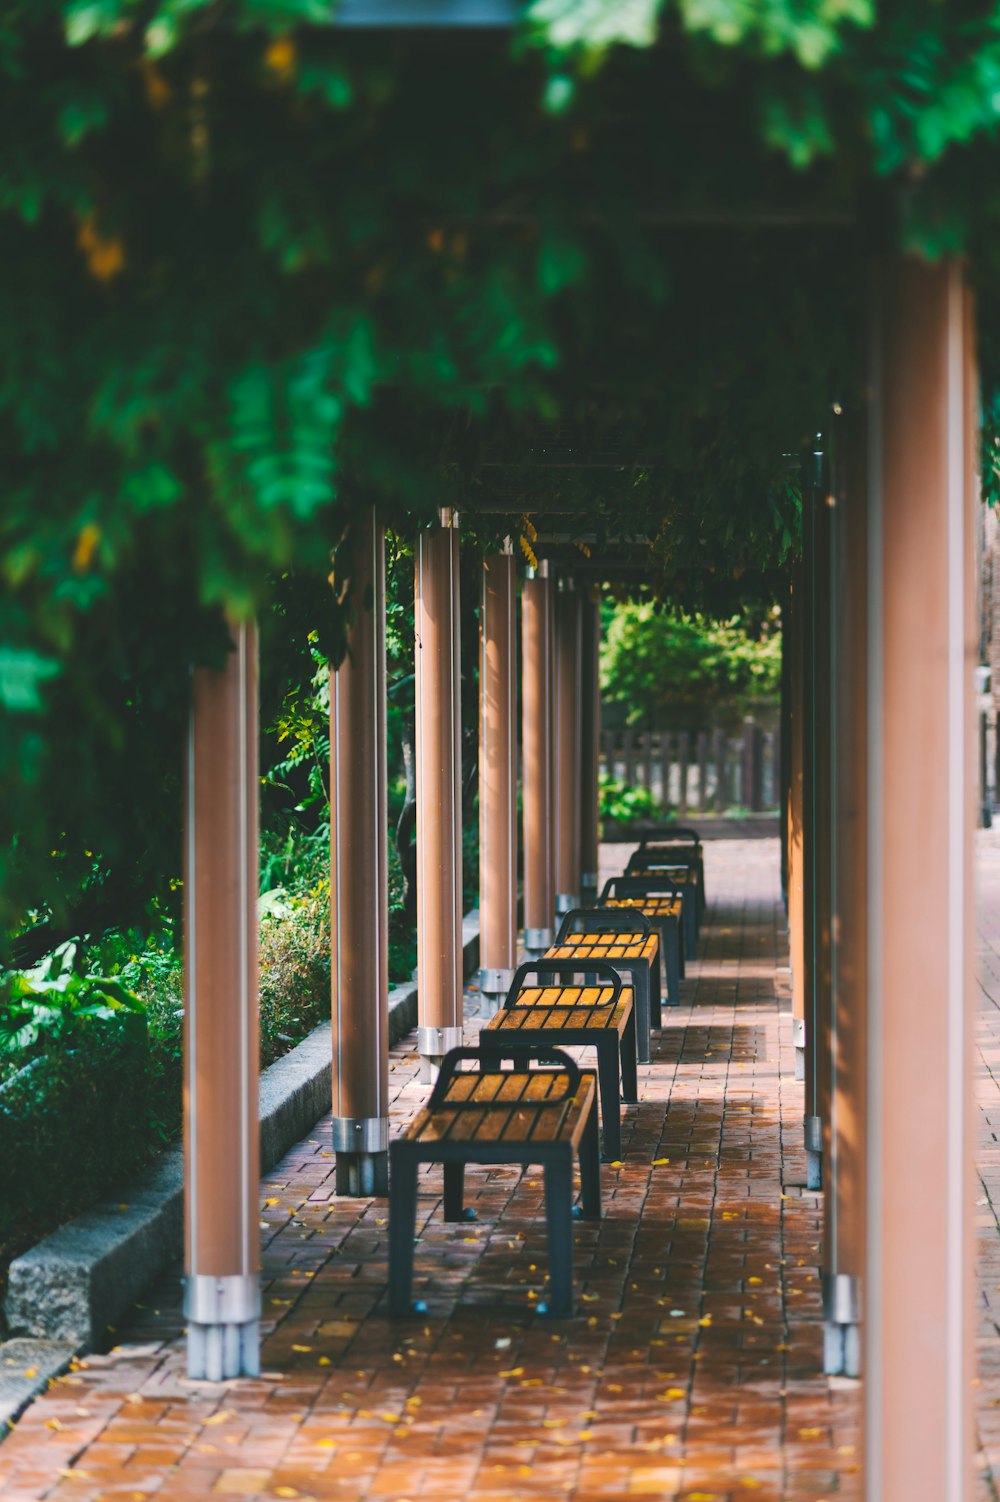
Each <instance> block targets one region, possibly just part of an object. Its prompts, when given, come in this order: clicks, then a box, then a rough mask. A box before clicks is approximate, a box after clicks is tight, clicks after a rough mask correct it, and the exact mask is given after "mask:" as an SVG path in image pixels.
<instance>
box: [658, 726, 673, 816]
mask: <svg viewBox="0 0 1000 1502" xmlns="http://www.w3.org/2000/svg"><path fill="white" fill-rule="evenodd" d="M670 742H671V736H670V735H669V734H668V733H667V731H665V730H664V731H661V733H660V786H661V791H660V802H661V803H662V804H663V807H664V808H669V806H670V762H671V756H670Z"/></svg>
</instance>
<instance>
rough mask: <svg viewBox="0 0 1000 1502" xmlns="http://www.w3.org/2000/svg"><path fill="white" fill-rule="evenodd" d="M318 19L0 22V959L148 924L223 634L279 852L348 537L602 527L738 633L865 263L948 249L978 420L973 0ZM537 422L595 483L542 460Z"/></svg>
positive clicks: (990, 57) (850, 352)
mask: <svg viewBox="0 0 1000 1502" xmlns="http://www.w3.org/2000/svg"><path fill="white" fill-rule="evenodd" d="M329 19H330V17H329V6H328V5H326V4H320V3H319V0H233V3H230V4H227V5H225V6H220V5H217V4H210V3H208V0H149V3H144V4H142V5H139V4H138V3H136V0H37V3H35V4H32V5H30V6H28V5H13V6H7V7H6V8H5V9H4V10H3V13H2V14H0V77H2V82H3V87H2V89H0V135H2V138H3V140H4V143H5V151H4V159H3V162H2V164H0V247H2V255H3V260H4V270H5V275H4V277H3V278H0V446H2V449H3V453H4V456H5V471H4V479H5V496H4V508H3V516H2V519H0V584H2V588H0V809H2V810H3V813H2V816H0V817H2V824H0V932H4V931H6V930H14V929H17V928H18V927H21V926H23V925H24V924H25V923H27V922H28V920H29V915H30V914H31V913H32V912H33V911H34V912H37V913H40V914H42V915H43V916H44V915H47V914H52V915H53V918H54V919H56V920H59V919H61V918H63V917H65V916H66V914H67V913H69V914H74V913H76V912H78V911H79V909H80V908H81V906H86V905H87V904H90V907H91V910H94V908H95V907H97V908H100V909H101V911H102V912H103V913H104V914H107V913H108V912H111V913H113V914H114V922H115V923H116V924H117V925H119V926H120V927H123V928H129V927H131V926H133V925H136V926H140V927H146V928H148V927H150V926H152V925H153V924H154V923H157V922H160V921H162V919H163V917H164V916H165V915H166V916H169V914H170V913H171V912H173V911H174V910H175V907H176V900H177V899H176V885H175V884H176V878H177V876H178V873H179V870H180V850H179V846H180V840H179V829H180V807H179V800H180V776H179V768H180V765H181V743H182V738H183V732H184V725H185V715H186V706H187V698H188V688H189V674H190V667H191V665H192V664H205V663H215V664H218V663H220V662H221V661H222V660H223V659H224V656H225V653H226V651H227V646H228V633H227V630H226V627H225V624H224V619H225V613H226V612H229V613H230V614H231V615H235V616H237V617H245V616H247V615H248V614H249V613H251V612H252V611H256V612H257V613H258V614H259V616H260V618H261V621H262V628H263V631H264V633H265V634H267V632H268V631H269V629H271V628H274V629H275V630H281V629H284V630H286V631H287V632H288V634H289V640H290V641H291V640H292V639H293V638H294V643H295V644H294V647H293V648H291V649H290V651H289V654H288V656H287V657H285V656H280V655H279V656H278V657H274V656H272V657H271V659H270V661H271V663H272V664H274V663H276V662H280V664H281V665H280V667H272V666H269V665H268V663H267V661H265V665H264V671H265V677H266V678H267V680H268V681H267V682H266V683H265V684H264V688H265V699H266V704H265V712H264V723H265V724H266V725H277V726H283V727H284V729H283V730H281V729H279V731H278V734H284V736H285V739H284V740H283V742H282V746H283V747H284V750H283V751H282V753H281V754H280V755H276V756H275V757H274V758H272V759H266V760H265V770H266V771H267V772H268V774H269V776H273V779H274V780H273V781H272V782H271V783H269V784H268V786H267V787H265V790H264V803H265V812H266V815H267V818H268V819H270V817H271V815H272V814H274V813H275V810H276V809H278V810H281V811H283V812H284V814H285V815H287V814H288V812H289V808H290V810H291V811H292V812H293V813H294V812H295V811H296V809H298V816H299V817H300V818H301V820H302V823H303V827H304V829H305V831H306V833H309V832H310V831H311V829H312V828H313V827H314V826H315V822H316V819H317V818H318V812H319V806H320V804H321V801H322V773H321V771H320V770H319V764H320V762H321V760H322V732H321V729H320V728H319V727H318V726H317V727H316V728H315V729H313V728H311V727H312V725H313V722H314V721H317V720H318V718H319V717H320V715H321V707H317V704H316V702H315V699H314V697H313V693H314V690H313V688H312V687H307V686H306V685H307V684H309V680H310V676H311V675H310V673H308V672H306V671H300V669H301V668H302V667H303V666H306V667H308V662H309V661H310V660H311V658H310V657H309V653H310V652H311V649H312V646H314V647H315V649H316V651H317V652H318V653H320V654H322V656H323V657H324V658H326V659H328V660H330V661H333V662H337V661H339V660H340V657H341V655H342V653H343V650H344V639H345V634H344V633H345V624H346V622H347V620H348V618H349V615H350V611H351V609H352V608H353V603H352V598H351V588H350V585H351V568H352V561H351V551H352V546H353V535H352V523H353V521H354V519H355V518H356V517H357V515H358V509H359V507H361V506H363V505H367V504H369V503H370V502H372V501H376V502H378V503H379V504H380V506H381V507H382V509H383V511H384V513H385V515H386V517H387V518H388V520H389V521H390V522H392V523H394V524H395V526H396V529H397V532H398V534H399V536H400V538H401V539H402V541H401V547H402V549H403V550H404V553H403V556H404V557H405V548H406V546H407V545H408V542H409V540H410V539H411V538H412V535H413V533H414V531H415V529H416V528H417V527H418V526H420V525H422V524H424V523H426V521H427V520H428V519H429V518H430V517H431V516H432V514H433V511H434V508H435V507H436V506H438V505H441V504H458V505H459V506H460V507H462V508H463V511H464V513H465V519H466V526H467V535H476V536H481V537H482V538H483V539H484V541H485V539H486V538H487V537H488V536H489V535H493V534H495V533H496V531H497V529H498V528H503V529H505V530H508V531H516V530H517V529H518V528H519V527H520V526H521V520H520V518H521V517H522V515H523V514H524V513H525V512H528V513H530V512H531V511H533V510H535V509H538V508H540V507H542V506H544V505H549V504H553V503H558V504H559V505H560V508H561V509H562V510H563V511H564V512H566V513H569V515H570V516H571V518H572V520H571V523H570V525H571V526H572V527H573V528H574V530H579V531H580V532H581V533H583V532H586V533H594V534H595V535H596V536H597V538H598V543H597V546H598V547H599V546H600V544H601V541H602V540H603V539H604V538H606V537H607V536H608V535H609V534H613V533H614V532H615V531H616V530H620V527H621V521H622V518H623V517H625V518H628V524H629V526H630V527H634V529H635V531H636V533H641V534H642V535H644V536H648V537H650V538H651V539H652V540H653V543H652V550H651V562H650V582H651V586H652V588H653V589H654V591H656V592H658V593H659V594H661V595H663V596H665V597H669V598H670V599H673V600H681V601H683V602H684V603H685V604H686V605H688V606H690V607H691V608H698V609H701V610H703V611H705V612H710V613H717V614H720V615H722V617H723V618H727V617H728V616H729V615H731V614H732V613H733V611H734V610H735V609H736V608H738V606H739V605H740V604H741V603H742V601H743V600H744V598H745V597H747V596H748V595H749V594H754V595H756V597H760V594H761V591H762V590H763V592H764V593H765V594H766V592H767V589H768V588H773V585H774V582H775V580H776V578H777V576H778V572H779V571H780V570H781V569H782V568H783V567H784V565H785V563H786V562H787V555H788V552H789V546H790V545H791V546H792V547H794V545H795V544H794V533H795V525H794V524H795V514H796V504H795V494H794V489H795V486H794V477H793V478H791V479H790V477H789V474H788V470H787V467H786V462H785V459H784V457H783V456H784V455H785V454H787V453H789V452H792V453H794V452H795V451H797V448H798V446H799V444H800V441H801V439H802V436H803V434H805V433H808V432H810V431H814V430H815V428H816V426H817V424H822V420H823V413H824V412H825V411H826V410H828V404H829V402H830V401H831V400H832V399H833V398H834V397H838V398H840V397H846V398H847V399H848V400H850V399H851V398H852V397H853V396H855V395H856V394H857V393H858V391H859V390H860V388H861V385H862V382H861V380H860V379H859V374H858V371H859V355H858V351H859V349H862V348H863V341H862V340H861V339H860V337H859V330H860V328H861V324H862V321H863V316H864V306H865V290H864V289H865V279H864V267H865V262H866V258H867V255H868V254H869V251H870V249H871V248H872V246H873V245H874V246H876V247H884V248H892V247H894V246H899V245H908V246H915V247H918V248H921V249H923V250H925V251H927V252H929V253H933V254H940V253H941V252H942V251H944V250H946V249H951V248H969V249H970V250H971V251H973V253H974V256H975V257H978V258H979V262H980V264H981V266H982V268H983V270H982V277H981V281H982V284H983V285H982V287H981V293H982V295H981V297H980V308H981V310H982V311H981V329H980V335H981V348H982V351H983V368H984V372H985V374H986V378H987V388H986V403H985V405H986V407H987V409H988V410H991V409H992V403H993V396H992V392H993V391H994V390H995V389H1000V337H998V335H997V330H1000V306H998V304H1000V298H998V297H997V296H996V294H995V289H996V288H997V287H998V286H1000V266H998V265H997V256H998V255H1000V252H998V251H997V249H996V246H997V245H998V244H1000V234H998V230H1000V223H998V220H1000V193H998V190H997V186H996V185H997V182H998V180H1000V179H998V174H997V171H996V126H997V121H998V117H1000V12H998V10H997V7H996V5H995V4H994V3H992V0H989V3H988V0H949V3H948V4H947V5H944V4H939V5H928V4H926V3H924V0H899V3H897V4H895V5H893V6H891V7H879V8H876V7H875V6H874V4H873V3H872V0H760V3H749V0H680V3H679V4H678V5H676V6H673V5H671V6H668V5H666V4H663V3H661V0H629V3H627V4H620V3H612V0H534V3H532V4H531V5H529V6H528V7H526V13H525V19H524V22H523V26H522V27H521V29H520V31H519V33H518V35H517V36H516V37H515V39H514V45H513V47H511V46H510V45H509V44H508V43H507V42H506V41H497V40H496V39H495V38H487V39H485V40H484V39H482V38H481V37H477V39H476V42H475V44H474V45H468V44H467V41H466V40H461V39H459V40H455V39H453V38H449V39H447V41H446V43H444V44H443V45H441V46H440V47H435V48H434V49H430V48H423V47H419V46H414V45H413V44H412V42H411V41H409V40H405V39H402V40H401V39H400V38H399V37H395V36H392V35H391V34H390V35H359V34H351V33H349V32H347V31H338V29H337V28H335V27H333V26H331V25H330V24H329ZM456 122H460V125H459V126H457V125H456ZM872 203H874V205H875V209H874V211H872V212H868V210H867V208H866V212H865V215H864V224H863V229H864V233H862V234H858V233H857V232H856V231H855V229H854V227H853V226H854V225H855V223H856V221H857V218H858V205H859V204H863V205H866V206H867V205H869V204H872ZM800 220H801V221H802V222H808V223H812V224H814V225H815V224H818V225H819V228H818V229H814V230H811V231H810V230H804V229H795V228H794V227H793V226H794V225H795V224H796V223H798V222H799V221H800ZM720 226H721V227H722V228H721V230H720ZM776 226H781V227H782V233H781V234H775V233H774V232H773V231H774V229H775V227H776ZM991 288H992V289H993V290H991ZM553 433H556V434H557V435H558V436H559V445H558V446H565V447H569V448H570V449H572V450H574V451H576V450H580V449H585V450H587V451H590V452H598V453H601V454H604V455H607V454H612V455H620V456H621V459H622V462H621V464H620V465H616V464H604V465H603V466H602V467H601V468H600V469H598V470H591V469H587V468H585V467H582V466H576V467H570V466H567V467H566V468H560V467H557V466H551V465H544V466H542V465H538V464H535V463H533V462H532V460H533V459H534V458H536V457H537V455H538V451H539V450H540V449H543V448H547V446H548V443H549V435H551V434H553ZM990 483H992V481H990ZM789 539H792V541H791V544H790V542H789ZM331 578H332V581H333V588H331V587H330V581H331ZM762 581H763V582H762ZM772 597H773V596H772ZM399 624H400V625H401V627H402V629H403V633H404V634H405V625H406V623H405V621H401V622H400V623H399ZM310 632H313V633H315V638H314V641H313V642H312V643H311V645H310V644H309V633H310ZM272 640H273V638H272ZM303 659H306V660H305V662H304V661H303ZM312 671H314V672H315V671H317V664H316V663H315V662H314V663H313V665H312ZM309 699H312V702H307V700H309ZM398 718H399V717H397V720H398ZM394 733H400V727H399V724H398V723H397V724H396V726H395V728H394ZM296 757H297V758H298V759H297V760H296V759H295V758H296ZM283 760H284V762H285V765H284V767H283V768H282V767H281V763H282V761H283ZM314 768H315V769H316V771H315V775H314ZM283 799H284V800H286V802H284V803H283V802H282V800H283ZM310 800H312V801H310ZM299 806H301V807H299ZM277 822H278V821H277V820H276V821H275V824H276V823H277ZM269 827H270V826H269ZM66 921H67V922H68V923H70V925H71V926H72V922H73V920H72V918H71V917H70V918H67V919H66Z"/></svg>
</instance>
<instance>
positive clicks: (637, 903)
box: [600, 876, 687, 1007]
mask: <svg viewBox="0 0 1000 1502" xmlns="http://www.w3.org/2000/svg"><path fill="white" fill-rule="evenodd" d="M650 884H652V885H653V886H654V887H658V888H660V890H657V891H647V890H646V888H647V887H648V886H649V885H650ZM600 904H601V907H605V908H608V909H610V910H611V911H612V912H613V911H616V910H620V909H627V910H628V911H630V912H635V913H641V914H642V916H643V917H645V918H646V919H647V920H648V922H649V923H650V924H652V926H653V927H654V928H656V930H657V932H658V934H659V938H660V953H661V955H662V964H663V978H664V993H665V996H666V1002H667V1005H668V1006H671V1007H676V1006H680V1001H681V981H682V980H683V978H684V961H685V953H686V947H687V946H686V944H685V940H684V927H683V898H682V897H681V895H680V894H679V893H674V892H673V891H672V890H671V891H669V892H664V891H663V890H662V881H661V880H660V879H659V878H656V877H653V878H650V879H649V880H648V881H647V879H646V878H645V877H632V876H612V877H611V878H610V879H609V880H608V881H606V882H605V883H604V890H603V891H602V893H601V896H600Z"/></svg>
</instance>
